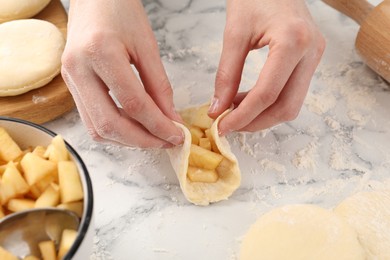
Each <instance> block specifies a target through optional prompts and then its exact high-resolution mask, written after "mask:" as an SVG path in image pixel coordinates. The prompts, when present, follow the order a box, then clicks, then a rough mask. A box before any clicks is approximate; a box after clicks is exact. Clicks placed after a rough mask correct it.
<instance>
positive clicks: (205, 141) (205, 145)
mask: <svg viewBox="0 0 390 260" xmlns="http://www.w3.org/2000/svg"><path fill="white" fill-rule="evenodd" d="M199 146H200V147H202V148H204V149H207V150H210V151H211V142H210V139H208V138H207V137H206V138H200V139H199Z"/></svg>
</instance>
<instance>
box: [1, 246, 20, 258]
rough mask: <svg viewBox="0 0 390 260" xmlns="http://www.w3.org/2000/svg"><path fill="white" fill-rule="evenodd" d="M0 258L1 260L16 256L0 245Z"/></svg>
mask: <svg viewBox="0 0 390 260" xmlns="http://www.w3.org/2000/svg"><path fill="white" fill-rule="evenodd" d="M0 259H1V260H18V258H17V257H16V256H14V255H13V254H11V253H10V252H8V251H7V250H5V249H4V248H2V247H1V246H0Z"/></svg>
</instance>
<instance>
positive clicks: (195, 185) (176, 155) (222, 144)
mask: <svg viewBox="0 0 390 260" xmlns="http://www.w3.org/2000/svg"><path fill="white" fill-rule="evenodd" d="M190 111H191V108H190V109H188V110H187V112H189V113H188V114H191V113H190ZM226 113H228V111H226V112H225V113H223V114H222V115H221V116H219V117H218V118H217V119H216V120H215V121H214V123H213V125H212V126H211V134H212V136H213V138H214V140H215V143H216V145H217V147H218V148H219V150H220V152H221V154H222V155H223V156H224V157H225V158H227V159H228V160H229V161H230V165H229V166H228V167H226V168H224V174H223V175H220V176H219V179H218V181H217V182H215V183H199V182H191V181H190V180H189V179H188V178H187V169H188V157H189V155H190V146H191V134H190V131H189V130H188V129H187V128H186V127H185V126H184V125H182V124H178V123H176V124H177V125H178V126H179V127H180V128H181V129H182V130H183V132H184V135H185V139H184V143H183V145H181V146H177V147H174V148H172V149H169V150H167V152H168V155H169V158H170V160H171V164H172V167H173V169H174V170H175V172H176V175H177V178H178V179H179V182H180V187H181V190H182V191H183V193H184V196H185V197H186V198H187V199H188V201H190V202H192V203H194V204H196V205H208V204H209V203H211V202H217V201H220V200H224V199H227V198H228V197H229V196H230V195H231V194H232V193H233V192H234V191H235V190H236V189H237V188H238V187H239V186H240V182H241V173H240V170H239V168H238V163H237V159H236V157H235V155H234V154H233V153H232V152H231V150H230V145H229V142H228V141H227V140H226V138H225V137H220V136H219V135H218V122H219V120H220V119H221V118H222V117H223V116H225V115H226Z"/></svg>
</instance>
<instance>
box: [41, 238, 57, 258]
mask: <svg viewBox="0 0 390 260" xmlns="http://www.w3.org/2000/svg"><path fill="white" fill-rule="evenodd" d="M38 247H39V251H40V252H41V256H42V259H43V260H56V258H57V257H56V256H57V253H56V246H55V244H54V241H52V240H47V241H42V242H40V243H38Z"/></svg>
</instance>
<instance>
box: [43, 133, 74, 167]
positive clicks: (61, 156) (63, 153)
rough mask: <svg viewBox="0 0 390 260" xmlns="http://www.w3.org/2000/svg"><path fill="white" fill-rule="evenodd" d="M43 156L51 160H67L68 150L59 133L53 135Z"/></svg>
mask: <svg viewBox="0 0 390 260" xmlns="http://www.w3.org/2000/svg"><path fill="white" fill-rule="evenodd" d="M45 157H46V158H49V160H50V161H53V162H61V161H67V160H69V154H68V150H67V149H66V145H65V141H64V139H63V138H62V136H61V135H57V136H55V137H54V138H53V139H52V141H51V144H50V145H49V146H48V147H47V150H46V152H45Z"/></svg>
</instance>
